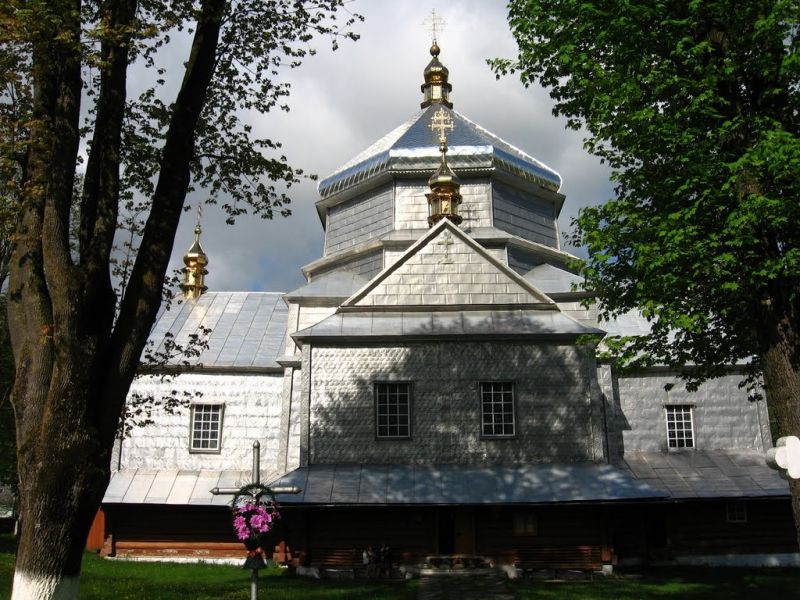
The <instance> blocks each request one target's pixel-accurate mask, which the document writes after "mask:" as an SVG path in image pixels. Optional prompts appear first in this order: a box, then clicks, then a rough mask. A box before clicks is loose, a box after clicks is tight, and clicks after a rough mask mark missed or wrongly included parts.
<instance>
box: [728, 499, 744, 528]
mask: <svg viewBox="0 0 800 600" xmlns="http://www.w3.org/2000/svg"><path fill="white" fill-rule="evenodd" d="M747 520H748V514H747V502H746V501H745V500H728V501H727V502H726V503H725V522H726V523H734V524H737V525H738V524H741V523H747Z"/></svg>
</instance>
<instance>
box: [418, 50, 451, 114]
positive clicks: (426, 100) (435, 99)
mask: <svg viewBox="0 0 800 600" xmlns="http://www.w3.org/2000/svg"><path fill="white" fill-rule="evenodd" d="M431 56H432V57H433V58H431V61H430V62H429V63H428V66H427V67H425V71H423V73H422V75H423V77H424V79H425V83H423V84H422V86H421V87H420V89H421V90H422V93H423V94H424V97H423V100H422V104H420V106H421V107H422V108H425V107H426V106H430V105H431V104H444V105H445V106H446V107H448V108H453V104H452V103H451V102H450V100H449V96H450V92H451V91H452V89H453V86H451V85H450V84H449V83H448V81H447V80H448V77H449V76H450V71H449V70H448V69H447V67H445V66H444V65H443V64H442V63H441V62H439V45H438V44H437V43H436V42H435V41H434V42H433V45H432V46H431Z"/></svg>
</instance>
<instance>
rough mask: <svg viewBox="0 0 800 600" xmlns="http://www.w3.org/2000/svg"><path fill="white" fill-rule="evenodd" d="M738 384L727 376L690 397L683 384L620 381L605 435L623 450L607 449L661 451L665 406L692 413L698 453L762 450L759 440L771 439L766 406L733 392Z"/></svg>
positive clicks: (644, 377) (662, 379)
mask: <svg viewBox="0 0 800 600" xmlns="http://www.w3.org/2000/svg"><path fill="white" fill-rule="evenodd" d="M607 376H608V374H607V375H606V377H607ZM604 379H605V378H604ZM741 381H742V378H741V376H740V375H734V374H732V375H727V376H724V377H720V378H718V379H714V380H712V381H709V382H706V383H704V384H703V385H701V386H700V389H699V390H697V392H694V393H690V392H687V391H686V389H685V387H684V384H683V383H682V382H680V381H679V380H677V379H675V378H674V377H671V376H667V375H660V374H641V375H636V376H628V377H622V378H619V379H618V380H617V382H616V387H617V390H618V391H617V393H616V397H617V400H616V401H615V402H614V404H613V405H612V406H611V407H610V411H609V429H610V430H611V431H610V436H611V438H612V440H613V439H615V438H618V440H619V441H618V442H617V443H618V444H621V446H622V447H621V448H619V449H613V448H612V454H616V455H619V453H620V452H621V451H624V452H658V451H662V450H665V449H666V447H667V429H666V417H665V409H664V406H665V405H667V404H688V405H691V406H692V407H693V410H692V419H693V425H694V441H695V447H696V448H698V449H700V450H716V449H735V448H742V449H744V448H750V449H755V450H763V449H764V440H767V443H769V440H770V439H771V438H770V434H769V418H768V416H767V411H766V406H765V404H764V402H750V401H749V400H748V399H747V391H746V390H743V389H740V388H739V387H738V386H739V383H740V382H741ZM668 383H672V384H675V385H674V387H673V388H672V389H671V390H670V391H669V392H667V391H665V390H664V386H665V385H666V384H668ZM604 387H607V386H604ZM606 395H607V396H609V393H608V392H607V393H606Z"/></svg>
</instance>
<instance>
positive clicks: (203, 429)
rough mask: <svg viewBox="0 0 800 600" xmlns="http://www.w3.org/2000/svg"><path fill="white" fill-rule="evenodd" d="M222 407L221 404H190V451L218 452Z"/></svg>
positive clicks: (220, 436) (220, 437)
mask: <svg viewBox="0 0 800 600" xmlns="http://www.w3.org/2000/svg"><path fill="white" fill-rule="evenodd" d="M223 408H224V405H222V404H193V405H192V434H191V435H192V440H191V444H190V446H189V449H190V450H191V451H192V452H219V450H220V441H221V439H222V411H223Z"/></svg>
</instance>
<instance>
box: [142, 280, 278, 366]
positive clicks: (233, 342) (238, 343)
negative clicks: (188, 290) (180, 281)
mask: <svg viewBox="0 0 800 600" xmlns="http://www.w3.org/2000/svg"><path fill="white" fill-rule="evenodd" d="M281 296H282V295H281V294H280V293H271V292H208V293H206V294H203V295H202V296H200V297H199V298H196V299H194V300H185V301H183V302H182V303H180V304H173V305H172V307H171V308H170V309H169V310H167V311H164V313H163V314H162V315H161V317H160V318H159V319H158V321H157V322H156V324H155V326H154V328H153V331H152V333H151V334H150V340H149V344H151V346H150V347H152V348H153V349H155V350H156V351H157V352H163V351H164V349H165V345H164V344H165V335H166V334H167V333H170V334H172V335H173V336H174V341H175V343H177V344H180V345H181V346H183V347H186V345H187V344H188V343H189V342H190V339H191V338H190V336H192V335H197V334H198V333H199V330H200V327H201V326H202V327H206V328H208V329H210V330H211V333H210V335H209V337H208V348H207V349H205V350H203V352H202V353H201V354H200V355H199V356H194V357H184V356H177V357H174V358H173V359H171V360H170V362H169V364H172V365H180V364H183V363H184V362H188V363H189V364H191V365H198V364H201V365H202V366H204V367H241V368H264V367H270V368H278V367H279V365H278V363H277V362H275V361H276V359H277V358H278V357H280V356H281V352H282V344H283V341H284V338H285V335H286V324H287V320H288V308H287V307H286V304H285V303H284V302H283V301H282V299H281ZM145 352H147V350H145Z"/></svg>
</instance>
